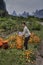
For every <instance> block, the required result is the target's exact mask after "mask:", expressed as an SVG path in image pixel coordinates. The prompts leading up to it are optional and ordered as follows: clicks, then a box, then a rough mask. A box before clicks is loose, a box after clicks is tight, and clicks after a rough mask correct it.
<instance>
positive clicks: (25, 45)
mask: <svg viewBox="0 0 43 65" xmlns="http://www.w3.org/2000/svg"><path fill="white" fill-rule="evenodd" d="M29 39H30V37H26V38H25V40H24V47H25V49H26V50H27V49H28V40H29Z"/></svg>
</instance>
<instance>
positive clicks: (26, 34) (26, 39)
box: [22, 22, 31, 50]
mask: <svg viewBox="0 0 43 65" xmlns="http://www.w3.org/2000/svg"><path fill="white" fill-rule="evenodd" d="M22 26H23V32H22V35H23V36H24V37H25V39H24V47H25V50H27V49H28V40H29V39H30V35H31V33H30V31H29V29H28V28H27V26H26V23H25V22H23V23H22Z"/></svg>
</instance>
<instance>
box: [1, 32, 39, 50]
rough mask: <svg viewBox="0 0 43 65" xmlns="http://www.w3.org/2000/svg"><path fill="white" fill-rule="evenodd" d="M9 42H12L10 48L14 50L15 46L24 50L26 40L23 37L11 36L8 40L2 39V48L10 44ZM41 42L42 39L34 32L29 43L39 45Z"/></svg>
mask: <svg viewBox="0 0 43 65" xmlns="http://www.w3.org/2000/svg"><path fill="white" fill-rule="evenodd" d="M11 41H14V44H12V43H13V42H11ZM9 42H11V45H10V48H14V45H15V46H16V48H17V49H22V48H23V43H24V39H23V37H22V36H19V35H16V36H10V37H9V38H8V39H7V40H4V39H3V38H0V47H2V46H3V45H5V44H8V43H9ZM39 42H40V38H39V37H38V36H36V35H35V34H34V33H33V32H32V33H31V37H30V39H29V43H39ZM8 45H9V44H8Z"/></svg>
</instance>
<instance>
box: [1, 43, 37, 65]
mask: <svg viewBox="0 0 43 65" xmlns="http://www.w3.org/2000/svg"><path fill="white" fill-rule="evenodd" d="M28 46H29V49H28V50H33V51H35V50H36V49H34V46H33V45H32V44H31V45H30V44H29V45H28ZM24 51H25V50H23V51H22V50H18V49H16V48H14V49H10V48H9V49H7V50H5V49H0V65H27V64H26V63H27V62H26V58H24ZM30 64H31V63H30ZM30 64H29V63H28V65H30Z"/></svg>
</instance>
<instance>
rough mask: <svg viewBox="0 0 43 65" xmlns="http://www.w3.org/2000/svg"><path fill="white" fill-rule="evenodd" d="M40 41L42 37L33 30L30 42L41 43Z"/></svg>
mask: <svg viewBox="0 0 43 65" xmlns="http://www.w3.org/2000/svg"><path fill="white" fill-rule="evenodd" d="M39 42H40V38H39V37H38V36H37V35H35V34H34V33H33V32H32V33H31V37H30V39H29V43H39Z"/></svg>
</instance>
